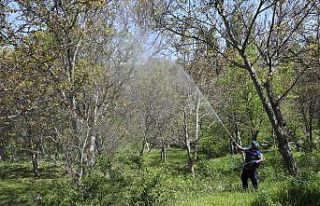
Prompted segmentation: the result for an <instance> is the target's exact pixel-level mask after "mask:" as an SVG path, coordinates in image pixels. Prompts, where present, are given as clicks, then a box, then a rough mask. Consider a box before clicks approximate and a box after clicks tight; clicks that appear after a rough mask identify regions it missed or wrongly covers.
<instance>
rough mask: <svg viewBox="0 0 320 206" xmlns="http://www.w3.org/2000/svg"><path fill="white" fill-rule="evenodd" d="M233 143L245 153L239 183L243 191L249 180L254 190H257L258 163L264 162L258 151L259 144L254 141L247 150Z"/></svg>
mask: <svg viewBox="0 0 320 206" xmlns="http://www.w3.org/2000/svg"><path fill="white" fill-rule="evenodd" d="M233 143H234V144H235V145H236V146H237V147H238V148H239V149H240V150H242V151H243V152H244V153H245V160H244V165H243V169H242V173H241V181H242V186H243V189H247V188H248V179H249V178H250V179H251V182H252V185H253V187H254V188H255V189H258V184H259V182H258V171H257V168H258V167H259V166H260V162H261V161H263V160H264V157H263V155H262V153H261V152H260V150H259V143H258V142H257V141H255V140H253V141H252V142H251V146H250V147H249V148H244V147H242V146H240V145H239V144H238V143H237V142H236V141H234V140H233Z"/></svg>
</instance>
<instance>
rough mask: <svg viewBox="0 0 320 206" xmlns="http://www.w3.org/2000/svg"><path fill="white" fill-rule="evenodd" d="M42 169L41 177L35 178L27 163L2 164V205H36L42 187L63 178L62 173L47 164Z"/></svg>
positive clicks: (0, 189) (43, 164)
mask: <svg viewBox="0 0 320 206" xmlns="http://www.w3.org/2000/svg"><path fill="white" fill-rule="evenodd" d="M40 168H41V170H40V171H41V176H40V177H39V178H34V174H33V173H32V167H31V164H29V163H27V162H20V163H7V162H0V178H1V179H0V205H17V206H19V205H21V206H22V205H23V206H24V205H34V204H35V202H34V200H37V198H39V197H38V196H37V192H38V191H41V188H42V186H43V185H45V184H47V183H49V182H50V181H52V180H53V179H56V178H58V177H60V176H61V171H59V170H58V169H57V168H56V167H54V166H52V165H49V164H47V163H41V164H40Z"/></svg>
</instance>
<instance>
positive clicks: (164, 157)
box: [161, 137, 167, 162]
mask: <svg viewBox="0 0 320 206" xmlns="http://www.w3.org/2000/svg"><path fill="white" fill-rule="evenodd" d="M166 161H167V150H166V145H165V141H164V137H161V162H166Z"/></svg>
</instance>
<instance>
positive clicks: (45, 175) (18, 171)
mask: <svg viewBox="0 0 320 206" xmlns="http://www.w3.org/2000/svg"><path fill="white" fill-rule="evenodd" d="M60 176H61V172H60V171H59V168H57V167H56V166H54V165H41V166H40V177H37V178H41V179H55V178H58V177H60ZM33 177H34V173H33V171H32V167H31V165H28V164H27V163H0V179H2V180H9V179H19V178H33Z"/></svg>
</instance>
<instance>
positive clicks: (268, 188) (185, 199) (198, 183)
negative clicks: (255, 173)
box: [0, 149, 320, 206]
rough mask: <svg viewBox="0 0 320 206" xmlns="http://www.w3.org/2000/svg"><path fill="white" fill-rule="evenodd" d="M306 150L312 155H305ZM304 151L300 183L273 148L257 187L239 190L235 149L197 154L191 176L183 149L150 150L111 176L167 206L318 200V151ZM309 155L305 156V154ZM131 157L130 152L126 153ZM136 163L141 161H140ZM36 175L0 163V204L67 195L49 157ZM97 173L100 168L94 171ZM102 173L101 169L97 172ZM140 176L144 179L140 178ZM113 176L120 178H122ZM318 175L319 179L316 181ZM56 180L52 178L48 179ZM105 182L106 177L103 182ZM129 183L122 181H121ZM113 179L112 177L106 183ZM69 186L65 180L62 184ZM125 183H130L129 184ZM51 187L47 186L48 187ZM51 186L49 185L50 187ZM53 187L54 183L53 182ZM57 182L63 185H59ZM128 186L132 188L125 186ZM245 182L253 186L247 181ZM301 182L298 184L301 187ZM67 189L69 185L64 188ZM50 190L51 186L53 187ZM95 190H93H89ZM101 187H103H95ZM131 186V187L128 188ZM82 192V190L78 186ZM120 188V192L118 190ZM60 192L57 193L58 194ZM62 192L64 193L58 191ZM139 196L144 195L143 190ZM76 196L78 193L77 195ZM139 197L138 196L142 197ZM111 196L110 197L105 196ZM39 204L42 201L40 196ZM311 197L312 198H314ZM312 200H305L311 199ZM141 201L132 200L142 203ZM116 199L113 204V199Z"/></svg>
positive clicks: (34, 202) (299, 155)
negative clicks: (226, 153)
mask: <svg viewBox="0 0 320 206" xmlns="http://www.w3.org/2000/svg"><path fill="white" fill-rule="evenodd" d="M310 155H311V156H310ZM310 155H304V154H302V153H295V157H296V158H297V161H298V164H299V166H300V167H301V170H302V174H303V175H302V176H301V177H299V178H300V179H301V180H303V181H305V182H306V183H303V184H300V182H299V181H300V179H299V181H297V180H296V179H295V178H291V177H288V176H287V175H286V174H285V170H284V169H283V165H282V163H281V161H280V159H281V157H280V155H279V154H278V153H277V152H269V153H265V157H266V161H265V162H264V163H263V164H262V165H261V167H260V168H259V173H260V188H259V190H258V191H253V190H252V189H250V190H249V191H243V189H242V188H241V181H240V173H241V167H239V166H241V156H240V155H235V156H234V157H233V158H231V157H230V156H225V157H219V158H214V159H205V158H203V157H201V156H199V161H198V162H197V165H196V167H195V171H196V177H195V178H193V177H191V175H190V174H188V172H187V170H186V160H187V157H186V153H185V151H184V150H180V149H173V150H169V151H168V153H167V162H166V163H162V162H161V161H160V152H159V151H156V150H155V151H152V152H150V153H148V154H147V155H146V156H145V158H144V161H143V162H144V163H143V164H144V166H143V170H142V171H144V172H143V176H139V172H141V168H140V170H138V169H137V168H136V167H135V166H134V164H137V163H134V164H133V163H132V162H130V155H127V156H128V157H129V158H128V159H126V161H127V162H126V163H123V162H122V163H121V161H122V160H121V161H120V162H118V163H116V164H118V167H119V168H118V169H116V170H115V172H117V171H118V170H119V171H118V172H119V173H118V174H117V175H120V176H119V178H120V179H119V178H118V179H117V178H116V181H117V182H116V184H120V185H121V184H123V183H124V186H126V188H123V189H122V188H121V187H118V188H117V189H118V190H119V192H121V194H122V193H123V194H126V195H131V194H134V195H135V194H137V195H141V194H144V193H145V194H148V195H150V197H153V198H157V197H158V196H159V197H164V196H165V197H168V201H167V202H166V204H165V205H172V206H202V205H203V206H206V205H217V206H219V205H222V206H224V205H226V206H227V205H228V206H229V205H230V206H232V205H237V206H238V205H240V206H241V205H264V206H268V205H283V206H284V205H290V206H291V205H299V204H300V203H301V202H303V201H308V198H309V197H312V198H314V199H315V201H317V200H318V199H319V200H320V193H319V192H318V191H319V188H320V181H319V180H320V173H319V164H320V163H319V160H320V155H319V153H314V154H310ZM309 156H310V157H309ZM131 159H132V158H131ZM139 164H140V163H139ZM40 167H41V176H40V177H39V178H34V176H33V173H32V168H31V164H30V163H26V162H21V163H6V162H1V163H0V177H1V179H0V205H18V206H19V205H37V203H38V200H37V199H39V197H40V198H42V197H46V195H47V194H49V193H50V194H49V196H47V197H52V198H53V199H51V200H52V201H53V202H51V205H55V204H54V203H55V202H54V201H56V200H57V199H54V198H58V199H61V200H62V199H63V198H68V195H70V194H69V193H68V191H73V192H79V191H75V190H73V189H72V190H68V188H65V190H64V188H63V187H64V183H63V182H62V180H65V179H66V178H65V175H64V174H63V171H62V169H61V168H57V167H55V166H53V165H50V164H48V163H44V162H42V163H41V164H40ZM137 171H139V172H137ZM98 174H100V173H98ZM102 174H103V173H102ZM157 175H160V177H161V178H160V182H159V184H158V183H156V184H154V186H151V187H148V184H151V185H153V183H152V182H153V178H155V177H157ZM127 177H129V178H137V177H138V178H139V177H140V179H137V180H135V184H133V185H131V184H130V181H129V182H128V180H124V179H122V178H127ZM100 178H101V177H99V175H98V176H97V178H96V179H95V181H96V182H92V181H91V182H88V183H91V184H92V185H96V186H99V184H100V185H101V182H100ZM140 180H144V181H145V182H146V184H142V183H140V182H139V181H140ZM118 181H124V182H123V183H121V182H118ZM317 181H318V183H317ZM55 182H56V183H60V184H51V183H55ZM107 182H110V180H108V178H107V179H105V181H104V184H106V183H107ZM125 182H127V183H129V185H126V183H125ZM111 184H113V183H111ZM66 186H68V187H70V185H66ZM128 186H129V187H128ZM50 187H51V188H50ZM53 187H54V188H53ZM55 187H56V188H55ZM60 187H62V188H61V189H60ZM108 187H109V186H107V187H106V188H105V189H106V190H105V191H106V194H109V195H110V193H109V192H110V191H113V188H112V187H110V188H111V190H110V191H109V189H108ZM128 188H131V189H132V191H133V193H130V191H127V189H128ZM250 188H252V186H251V185H250ZM301 188H302V189H301ZM69 189H70V188H69ZM53 191H55V192H53ZM94 191H95V190H94ZM97 191H99V192H102V193H101V194H104V193H103V191H102V190H99V189H98V190H97ZM132 191H131V192H132ZM80 192H81V190H80ZM119 194H120V193H119ZM296 194H301V195H300V196H301V197H300V196H299V198H300V200H299V201H300V202H297V203H296V204H295V202H294V201H292V198H294V197H295V195H296ZM61 195H62V196H61ZM63 195H65V196H63ZM72 195H73V196H72V198H74V199H72V198H71V199H69V200H70V201H71V202H72V201H74V200H77V198H78V196H77V195H78V194H72ZM142 196H143V195H142ZM80 197H81V196H80ZM141 198H142V199H143V197H141ZM110 200H111V201H112V200H113V199H112V198H111V199H110ZM40 201H41V200H39V204H38V205H41V204H43V202H40ZM90 201H91V200H86V202H85V203H84V202H81V201H80V202H78V203H77V205H91V204H93V205H96V204H95V203H90ZM315 201H313V202H315ZM313 202H311V203H312V204H310V205H316V204H314V203H313ZM142 204H143V203H142V202H141V203H140V204H137V205H142ZM114 205H117V204H114Z"/></svg>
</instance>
